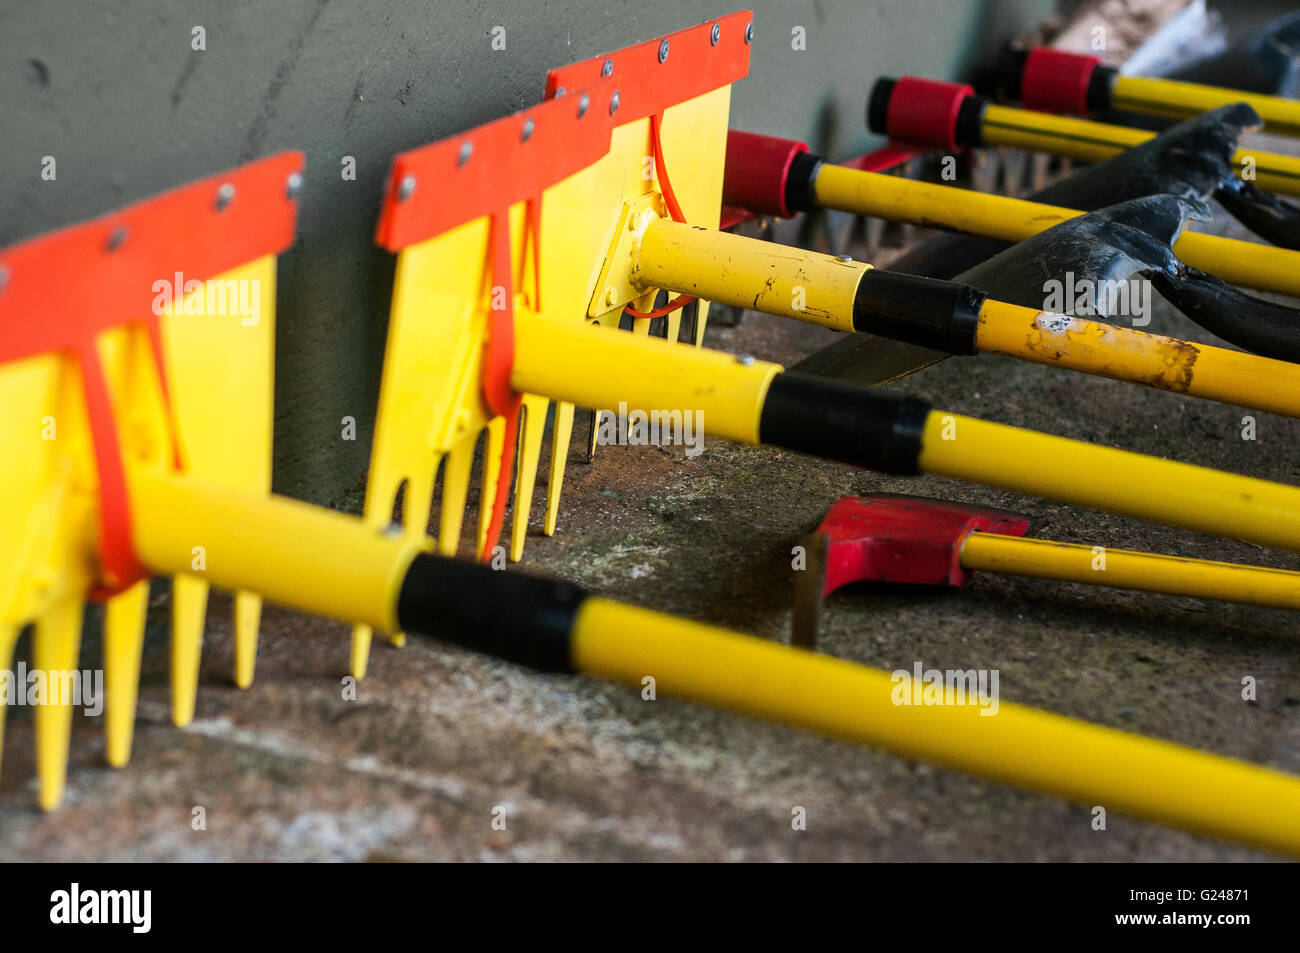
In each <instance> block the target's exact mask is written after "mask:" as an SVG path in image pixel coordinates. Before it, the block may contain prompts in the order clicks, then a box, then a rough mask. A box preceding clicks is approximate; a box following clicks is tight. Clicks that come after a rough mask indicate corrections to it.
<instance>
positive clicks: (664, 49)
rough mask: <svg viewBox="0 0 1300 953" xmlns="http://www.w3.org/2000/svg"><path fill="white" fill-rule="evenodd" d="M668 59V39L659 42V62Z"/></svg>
mask: <svg viewBox="0 0 1300 953" xmlns="http://www.w3.org/2000/svg"><path fill="white" fill-rule="evenodd" d="M667 61H668V41H667V40H663V41H661V42H660V43H659V62H660V63H666V62H667Z"/></svg>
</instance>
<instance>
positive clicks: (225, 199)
mask: <svg viewBox="0 0 1300 953" xmlns="http://www.w3.org/2000/svg"><path fill="white" fill-rule="evenodd" d="M234 200H235V187H234V186H233V185H231V184H230V183H229V182H223V183H222V184H221V188H219V189H217V211H218V212H224V211H225V210H226V206H228V205H229V204H230V203H231V202H233V201H234Z"/></svg>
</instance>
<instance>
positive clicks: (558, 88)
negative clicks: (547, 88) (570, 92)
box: [555, 86, 564, 97]
mask: <svg viewBox="0 0 1300 953" xmlns="http://www.w3.org/2000/svg"><path fill="white" fill-rule="evenodd" d="M555 95H556V96H557V97H559V96H563V95H564V87H563V86H556V87H555Z"/></svg>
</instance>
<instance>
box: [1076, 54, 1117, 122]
mask: <svg viewBox="0 0 1300 953" xmlns="http://www.w3.org/2000/svg"><path fill="white" fill-rule="evenodd" d="M1118 75H1119V70H1117V69H1115V67H1113V66H1102V65H1101V64H1100V63H1098V64H1097V65H1096V66H1094V67H1093V68H1092V75H1091V76H1089V77H1088V92H1087V93H1086V94H1085V97H1084V101H1085V102H1086V103H1087V106H1088V113H1089V114H1090V115H1091V114H1092V113H1100V112H1105V111H1106V110H1107V109H1110V97H1111V91H1112V90H1114V88H1115V77H1117V76H1118Z"/></svg>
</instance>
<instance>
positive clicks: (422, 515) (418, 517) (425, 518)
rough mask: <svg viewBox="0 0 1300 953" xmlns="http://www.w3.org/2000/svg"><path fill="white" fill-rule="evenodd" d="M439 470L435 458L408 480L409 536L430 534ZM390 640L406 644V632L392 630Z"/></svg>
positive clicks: (404, 513)
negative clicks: (429, 465)
mask: <svg viewBox="0 0 1300 953" xmlns="http://www.w3.org/2000/svg"><path fill="white" fill-rule="evenodd" d="M437 472H438V463H437V460H436V458H435V460H434V464H433V466H432V467H429V468H427V469H424V470H421V471H418V472H417V473H416V475H415V476H412V477H410V478H408V479H407V481H406V493H405V494H404V495H403V497H402V529H403V531H404V532H405V533H406V535H407V536H418V537H420V538H421V539H423V538H424V537H426V536H428V535H429V510H430V509H432V507H433V478H434V475H435V474H436V473H437ZM388 641H389V642H391V643H392V644H393V645H396V646H398V647H399V648H400V647H401V646H404V645H405V644H406V633H405V632H391V633H389V636H388Z"/></svg>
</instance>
